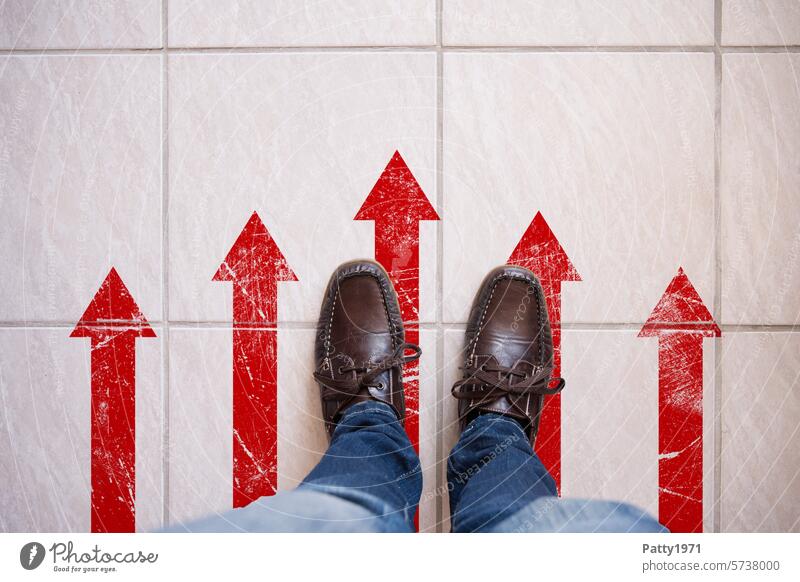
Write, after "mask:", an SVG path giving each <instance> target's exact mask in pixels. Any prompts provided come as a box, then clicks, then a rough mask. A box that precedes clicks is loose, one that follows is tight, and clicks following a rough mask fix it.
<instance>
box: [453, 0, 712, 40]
mask: <svg viewBox="0 0 800 582" xmlns="http://www.w3.org/2000/svg"><path fill="white" fill-rule="evenodd" d="M442 7H443V11H444V14H443V16H444V29H443V34H444V42H445V44H448V45H501V46H506V45H511V46H513V45H529V46H585V45H617V46H641V45H676V46H685V45H709V44H712V43H713V42H714V2H713V0H673V1H657V2H637V1H636V0H602V1H600V2H597V1H594V0H569V1H566V2H549V1H548V0H495V1H493V2H484V1H483V0H444V1H443V3H442Z"/></svg>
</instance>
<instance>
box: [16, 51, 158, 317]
mask: <svg viewBox="0 0 800 582" xmlns="http://www.w3.org/2000/svg"><path fill="white" fill-rule="evenodd" d="M0 134H2V135H3V136H4V141H3V155H2V156H1V157H0V189H1V190H2V196H0V216H2V228H0V252H1V253H2V255H3V257H4V259H5V260H4V261H3V264H2V267H0V295H2V301H0V320H3V321H17V322H19V321H25V322H28V321H64V320H67V321H70V320H77V318H79V317H80V315H81V313H82V312H83V309H84V308H85V307H86V304H87V303H88V302H89V300H90V299H91V298H92V295H93V294H94V292H95V291H96V290H97V287H98V286H99V285H100V283H101V282H102V280H103V278H104V277H105V275H106V273H108V270H109V269H110V268H111V267H112V266H116V268H117V270H118V271H119V273H120V275H121V277H122V278H123V280H124V281H125V282H126V283H127V284H128V285H129V286H130V287H131V291H132V292H133V293H134V297H135V299H136V301H137V302H138V304H139V306H140V307H141V309H142V311H143V312H144V314H145V316H146V317H148V318H150V319H158V318H160V316H161V277H162V273H161V237H162V228H161V226H162V225H161V62H160V58H159V57H158V56H152V55H145V56H140V55H136V56H134V55H114V56H67V55H64V56H45V57H36V56H24V57H16V56H2V57H0Z"/></svg>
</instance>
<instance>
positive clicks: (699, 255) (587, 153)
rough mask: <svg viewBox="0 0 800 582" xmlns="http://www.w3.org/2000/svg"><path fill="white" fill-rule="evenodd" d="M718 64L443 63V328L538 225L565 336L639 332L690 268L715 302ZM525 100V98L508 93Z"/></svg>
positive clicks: (455, 58)
mask: <svg viewBox="0 0 800 582" xmlns="http://www.w3.org/2000/svg"><path fill="white" fill-rule="evenodd" d="M713 80H714V75H713V56H712V55H710V54H680V55H678V54H595V55H587V54H574V53H564V54H506V53H499V54H475V53H467V54H448V55H445V61H444V99H445V111H444V162H443V164H444V168H443V171H444V202H443V209H442V212H443V216H444V217H445V218H444V221H443V223H442V227H443V229H444V240H443V245H444V265H443V269H444V270H443V277H444V297H443V300H444V319H445V321H449V322H464V321H466V317H467V313H468V310H469V305H470V302H471V300H472V294H473V292H474V289H476V288H477V286H478V284H479V283H480V281H481V279H482V278H483V276H484V274H485V273H487V272H488V271H489V269H491V268H492V267H494V266H495V265H498V264H503V263H505V262H507V261H508V259H509V256H510V255H511V254H512V251H514V249H515V248H516V246H517V244H518V243H519V241H520V239H521V238H522V236H523V234H524V233H525V231H526V229H527V228H528V226H529V224H530V223H531V221H532V220H533V218H534V216H535V215H536V213H537V212H541V213H542V215H543V216H544V218H545V220H546V221H547V223H548V224H549V226H550V228H551V230H552V231H553V233H554V235H555V237H556V238H557V239H558V240H559V241H560V243H561V245H562V246H563V248H564V250H565V252H566V253H567V255H568V256H569V258H570V259H571V261H572V263H573V265H574V266H575V269H576V270H577V272H578V274H579V275H580V277H581V278H582V281H581V282H575V283H572V282H569V283H564V285H563V288H562V303H563V311H562V317H563V319H564V321H569V322H590V323H608V322H618V323H624V322H643V321H644V320H645V319H646V318H647V316H648V315H649V314H650V310H651V309H652V306H653V305H654V303H655V301H656V300H657V299H658V297H660V295H661V293H662V292H663V289H664V287H665V286H666V284H667V283H668V282H669V280H670V278H671V277H672V275H673V274H674V273H675V272H676V270H677V268H678V267H679V266H681V265H682V266H683V267H684V269H685V271H686V272H687V274H688V275H689V277H690V279H691V280H692V281H693V282H694V284H695V286H696V287H697V289H698V291H699V292H700V294H701V296H702V297H703V298H704V299H705V301H707V302H708V304H709V305H710V304H711V303H712V302H713V296H714V236H713V231H714V218H713V216H714V185H713V181H714V163H713V151H714V147H713V143H714V140H713V136H714V88H713ZM510 87H514V90H513V91H512V90H509V88H510Z"/></svg>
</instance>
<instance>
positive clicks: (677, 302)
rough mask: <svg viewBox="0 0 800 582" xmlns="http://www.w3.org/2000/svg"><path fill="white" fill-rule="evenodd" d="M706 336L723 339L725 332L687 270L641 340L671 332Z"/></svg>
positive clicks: (664, 298)
mask: <svg viewBox="0 0 800 582" xmlns="http://www.w3.org/2000/svg"><path fill="white" fill-rule="evenodd" d="M676 331H683V332H690V333H702V334H703V335H706V336H709V337H719V336H720V334H721V333H722V332H721V331H720V329H719V326H718V325H717V324H716V322H715V321H714V318H713V317H712V316H711V313H709V311H708V309H707V308H706V306H705V305H704V304H703V300H702V299H701V298H700V295H699V294H698V293H697V290H696V289H695V288H694V285H692V283H691V281H689V278H688V277H687V276H686V273H684V272H683V267H681V268H679V269H678V274H677V275H675V277H674V278H673V279H672V281H671V282H670V284H669V285H668V286H667V290H666V291H664V295H662V296H661V299H660V300H659V302H658V304H657V305H656V306H655V309H653V312H652V313H651V314H650V317H649V318H648V319H647V322H646V323H645V324H644V326H643V327H642V330H641V331H640V332H639V337H650V336H657V335H661V334H662V333H669V332H676Z"/></svg>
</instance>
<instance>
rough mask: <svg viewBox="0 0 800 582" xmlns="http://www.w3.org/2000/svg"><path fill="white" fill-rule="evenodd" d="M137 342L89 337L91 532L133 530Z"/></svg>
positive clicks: (118, 336) (117, 336)
mask: <svg viewBox="0 0 800 582" xmlns="http://www.w3.org/2000/svg"><path fill="white" fill-rule="evenodd" d="M135 348H136V337H135V335H134V334H132V333H129V332H125V331H121V332H114V331H109V332H108V335H98V336H95V337H92V351H91V365H92V382H91V384H92V401H91V405H92V428H91V433H92V434H91V445H92V463H91V466H92V515H91V528H92V532H133V531H135V529H136V518H135V515H136V506H135V499H136V386H135V383H136V350H135Z"/></svg>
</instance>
